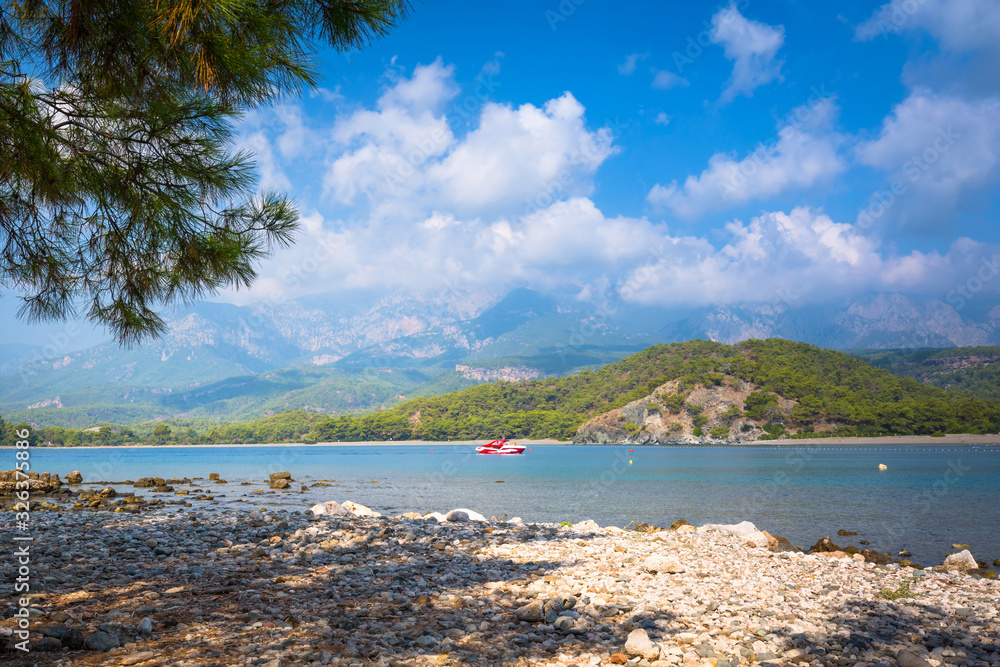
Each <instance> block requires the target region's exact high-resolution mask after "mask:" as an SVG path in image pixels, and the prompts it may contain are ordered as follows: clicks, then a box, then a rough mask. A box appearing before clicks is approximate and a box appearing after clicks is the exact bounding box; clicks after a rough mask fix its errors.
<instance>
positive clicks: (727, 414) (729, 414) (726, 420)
mask: <svg viewBox="0 0 1000 667" xmlns="http://www.w3.org/2000/svg"><path fill="white" fill-rule="evenodd" d="M742 416H743V411H742V410H740V409H739V408H738V407H736V406H735V405H734V406H732V407H730V408H729V409H727V410H725V411H724V412H722V413H721V414H719V421H721V422H722V423H723V424H725V425H726V426H729V425H731V424H732V423H733V422H734V421H736V420H737V419H739V418H740V417H742Z"/></svg>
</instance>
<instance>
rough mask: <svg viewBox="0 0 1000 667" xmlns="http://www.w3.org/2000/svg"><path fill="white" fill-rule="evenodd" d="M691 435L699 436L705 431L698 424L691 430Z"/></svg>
mask: <svg viewBox="0 0 1000 667" xmlns="http://www.w3.org/2000/svg"><path fill="white" fill-rule="evenodd" d="M691 435H693V436H694V437H696V438H700V437H701V436H703V435H705V432H704V431H702V430H701V427H700V426H696V427H695V428H694V430H693V431H691Z"/></svg>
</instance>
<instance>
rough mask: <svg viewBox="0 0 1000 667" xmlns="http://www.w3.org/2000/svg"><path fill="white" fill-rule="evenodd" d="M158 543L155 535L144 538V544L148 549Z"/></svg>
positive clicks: (153, 547)
mask: <svg viewBox="0 0 1000 667" xmlns="http://www.w3.org/2000/svg"><path fill="white" fill-rule="evenodd" d="M159 544H160V543H159V542H158V541H157V540H156V538H155V537H151V538H149V539H148V540H146V546H147V547H149V548H150V549H155V548H156V547H157V545H159Z"/></svg>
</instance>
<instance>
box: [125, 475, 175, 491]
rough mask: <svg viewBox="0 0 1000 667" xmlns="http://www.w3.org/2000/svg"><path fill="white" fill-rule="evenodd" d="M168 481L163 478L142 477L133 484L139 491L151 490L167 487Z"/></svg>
mask: <svg viewBox="0 0 1000 667" xmlns="http://www.w3.org/2000/svg"><path fill="white" fill-rule="evenodd" d="M166 485H167V480H165V479H163V478H162V477H140V478H139V479H137V480H135V482H134V483H133V484H132V486H134V487H135V488H137V489H149V488H153V487H157V486H166Z"/></svg>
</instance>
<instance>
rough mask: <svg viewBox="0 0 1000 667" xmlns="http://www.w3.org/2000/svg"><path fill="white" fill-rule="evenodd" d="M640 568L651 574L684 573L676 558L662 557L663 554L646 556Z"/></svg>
mask: <svg viewBox="0 0 1000 667" xmlns="http://www.w3.org/2000/svg"><path fill="white" fill-rule="evenodd" d="M642 567H643V569H644V570H646V571H647V572H652V573H653V574H658V573H666V574H677V573H680V572H683V571H684V568H683V567H682V566H681V564H680V562H679V561H678V560H677V559H676V558H674V557H672V556H664V555H663V554H653V555H652V556H648V557H647V558H646V560H644V561H642Z"/></svg>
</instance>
